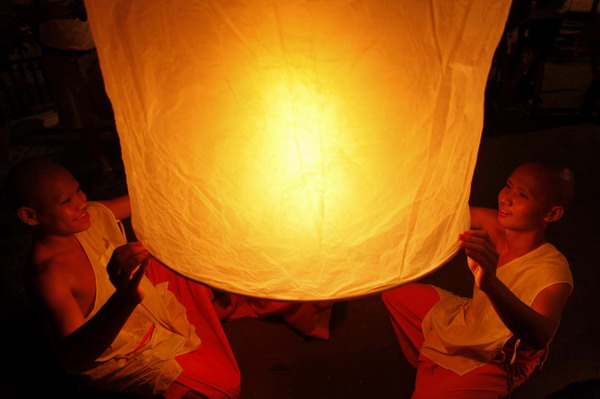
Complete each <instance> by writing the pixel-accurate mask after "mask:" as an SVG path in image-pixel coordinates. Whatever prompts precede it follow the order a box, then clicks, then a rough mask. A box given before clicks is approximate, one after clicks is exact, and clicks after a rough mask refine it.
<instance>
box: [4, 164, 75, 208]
mask: <svg viewBox="0 0 600 399" xmlns="http://www.w3.org/2000/svg"><path fill="white" fill-rule="evenodd" d="M65 173H66V174H69V175H70V172H69V171H68V170H67V169H66V168H65V167H63V166H62V165H60V164H58V163H56V162H54V161H51V160H48V159H28V160H25V161H22V162H20V163H18V164H17V165H15V166H14V167H13V168H12V169H11V170H10V171H9V172H8V174H7V175H6V179H5V184H4V185H5V189H6V192H7V200H8V204H9V206H10V207H11V208H12V209H14V210H17V209H18V208H20V207H22V206H30V207H35V205H36V204H37V203H38V201H39V199H40V195H42V193H43V192H44V189H45V187H46V185H47V184H48V183H49V182H51V181H52V180H53V178H54V177H55V176H57V175H59V174H65Z"/></svg>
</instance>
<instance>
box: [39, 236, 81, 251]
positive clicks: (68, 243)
mask: <svg viewBox="0 0 600 399" xmlns="http://www.w3.org/2000/svg"><path fill="white" fill-rule="evenodd" d="M35 242H36V244H37V245H40V246H42V247H45V248H48V249H52V248H63V249H66V248H68V247H78V246H79V241H78V240H77V237H76V236H75V234H71V235H65V236H61V235H55V234H36V235H35Z"/></svg>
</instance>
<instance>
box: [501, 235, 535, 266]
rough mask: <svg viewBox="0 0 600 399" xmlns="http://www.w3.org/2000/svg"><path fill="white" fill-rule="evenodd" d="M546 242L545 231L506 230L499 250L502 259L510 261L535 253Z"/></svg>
mask: <svg viewBox="0 0 600 399" xmlns="http://www.w3.org/2000/svg"><path fill="white" fill-rule="evenodd" d="M545 242H546V238H545V235H544V231H543V230H535V231H525V232H524V231H513V230H509V229H506V230H505V234H504V240H503V242H502V244H501V245H500V246H499V248H497V250H498V253H499V254H500V257H501V258H505V259H506V260H507V261H510V260H512V259H515V258H517V257H519V256H523V255H525V254H527V253H529V252H531V251H533V250H534V249H536V248H538V247H539V246H540V245H542V244H544V243H545Z"/></svg>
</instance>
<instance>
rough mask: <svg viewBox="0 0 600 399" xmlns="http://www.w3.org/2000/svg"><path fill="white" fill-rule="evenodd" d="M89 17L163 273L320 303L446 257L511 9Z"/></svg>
mask: <svg viewBox="0 0 600 399" xmlns="http://www.w3.org/2000/svg"><path fill="white" fill-rule="evenodd" d="M86 5H87V8H88V14H89V16H90V22H91V26H92V30H93V34H94V38H95V40H96V43H97V46H98V50H99V55H100V59H101V66H102V69H103V73H104V75H105V81H106V84H107V91H108V93H109V95H110V97H111V100H112V101H113V107H114V109H115V115H116V118H117V127H118V130H119V135H120V138H121V146H122V153H123V160H124V163H125V167H126V172H127V179H128V186H129V190H130V194H131V198H132V205H133V212H134V218H133V226H134V229H135V231H136V234H137V235H138V238H140V239H141V240H142V241H143V242H144V244H145V245H146V246H147V247H148V248H149V249H150V251H151V252H152V253H153V254H154V255H155V256H157V257H158V258H159V259H160V260H161V261H163V262H165V263H166V264H167V265H168V266H169V267H172V268H174V269H176V270H177V271H178V272H180V273H181V274H183V275H185V276H188V277H190V278H192V279H196V280H199V281H201V282H204V283H207V284H209V285H212V286H214V287H217V288H220V289H223V290H226V291H232V292H237V293H241V294H246V295H251V296H257V297H264V298H274V299H284V300H322V299H331V298H348V297H352V296H357V295H365V294H368V293H374V292H378V291H381V290H384V289H387V288H392V287H394V286H397V285H399V284H401V283H404V282H407V281H409V280H413V279H415V278H417V277H420V276H423V275H424V274H426V273H429V272H430V271H432V270H433V269H435V268H436V267H438V266H439V265H440V264H442V263H443V262H445V261H446V260H448V259H449V258H450V257H451V256H452V255H453V254H454V253H455V252H456V250H457V248H458V246H457V242H456V236H457V234H458V233H459V232H461V231H462V230H464V229H466V228H467V226H468V208H467V200H468V194H469V185H470V180H471V174H472V171H473V168H474V165H475V161H476V154H477V148H478V144H479V139H480V132H481V127H482V121H483V118H482V116H483V115H482V113H483V89H484V87H485V82H486V77H487V71H488V68H489V63H490V60H491V57H492V54H493V52H494V48H495V45H496V43H497V41H498V38H499V37H500V34H501V32H502V28H503V25H504V21H505V19H506V15H507V12H508V9H509V6H510V1H509V0H490V1H489V2H476V1H471V2H469V1H467V2H435V1H432V0H430V1H425V0H424V1H415V2H396V3H394V2H389V1H384V0H357V1H353V2H348V1H346V0H327V1H325V0H323V1H311V2H304V1H298V0H275V1H272V0H269V1H267V0H254V1H252V2H245V1H230V0H222V1H218V2H214V1H208V0H200V1H197V2H194V3H193V4H192V3H189V2H187V1H185V0H171V1H169V2H168V3H167V2H152V3H151V4H150V3H148V2H145V1H143V0H88V1H86ZM106 21H110V23H107V22H106Z"/></svg>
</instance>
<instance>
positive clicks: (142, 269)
mask: <svg viewBox="0 0 600 399" xmlns="http://www.w3.org/2000/svg"><path fill="white" fill-rule="evenodd" d="M149 264H150V259H149V258H148V259H146V260H145V261H143V262H142V263H141V264H140V265H139V266H138V268H137V270H135V271H134V273H133V276H131V283H132V284H133V285H134V286H137V285H138V284H139V283H140V281H141V280H142V277H144V273H146V269H147V268H148V265H149Z"/></svg>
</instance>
